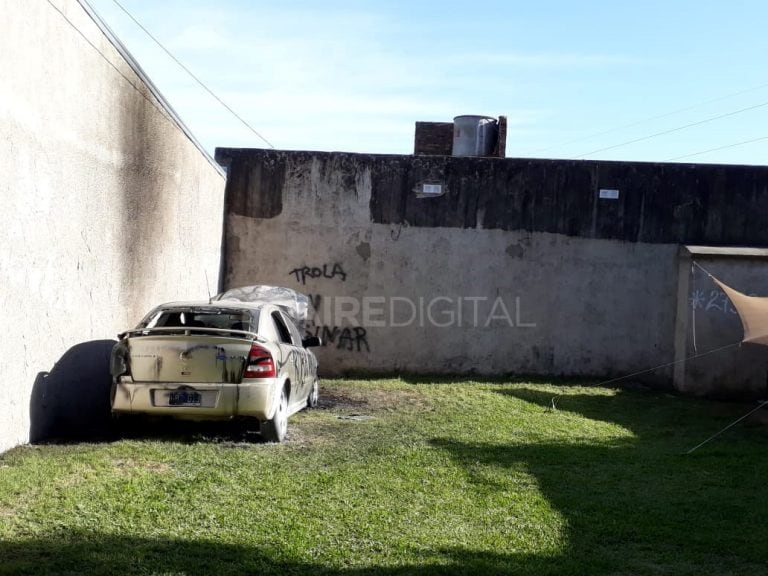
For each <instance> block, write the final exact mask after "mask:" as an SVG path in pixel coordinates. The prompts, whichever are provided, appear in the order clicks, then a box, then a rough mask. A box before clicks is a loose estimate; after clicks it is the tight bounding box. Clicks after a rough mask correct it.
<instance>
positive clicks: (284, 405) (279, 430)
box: [261, 388, 288, 442]
mask: <svg viewBox="0 0 768 576" xmlns="http://www.w3.org/2000/svg"><path fill="white" fill-rule="evenodd" d="M287 432H288V391H287V390H286V389H285V388H283V391H282V393H281V394H280V403H279V404H278V405H277V411H276V412H275V416H274V418H272V420H267V421H266V422H264V424H263V425H262V427H261V435H262V436H263V437H264V439H265V440H266V441H267V442H282V441H283V440H284V439H285V435H286V434H287Z"/></svg>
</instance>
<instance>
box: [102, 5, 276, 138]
mask: <svg viewBox="0 0 768 576" xmlns="http://www.w3.org/2000/svg"><path fill="white" fill-rule="evenodd" d="M112 2H113V3H114V4H115V5H116V6H117V7H118V8H120V10H122V11H123V12H124V13H125V14H126V15H127V16H128V18H130V19H131V20H133V22H134V23H135V24H136V25H137V26H138V27H139V28H141V29H142V31H143V32H144V33H145V34H146V35H147V36H149V37H150V38H151V39H152V41H153V42H154V43H155V44H157V45H158V46H159V47H160V49H161V50H162V51H163V52H165V53H166V54H167V55H168V56H169V57H170V58H171V60H173V61H174V62H175V63H176V64H178V65H179V67H180V68H181V69H182V70H184V72H186V73H187V74H188V75H189V76H190V78H192V79H193V80H194V81H195V82H197V83H198V84H199V85H200V86H201V87H202V88H203V89H204V90H205V91H206V92H208V94H210V95H211V96H212V97H213V98H214V99H215V100H216V101H217V102H218V103H219V104H221V105H222V106H223V107H224V108H225V109H226V110H227V111H228V112H229V113H230V114H232V115H233V116H234V117H235V118H237V119H238V120H239V121H240V122H241V123H242V124H243V125H244V126H245V127H246V128H248V130H250V131H251V132H253V133H254V134H255V135H256V136H258V137H259V138H260V139H261V140H263V141H264V142H265V143H266V144H267V146H269V147H270V148H274V146H273V145H272V143H271V142H270V141H269V140H267V139H266V138H265V137H264V136H262V135H261V134H260V133H259V132H258V130H256V129H255V128H254V127H253V126H251V125H250V124H249V123H248V122H246V120H245V119H243V118H242V117H241V116H240V115H239V114H238V113H237V112H235V111H234V110H233V109H232V108H231V107H230V106H229V105H228V104H227V103H226V102H224V100H222V99H221V98H219V97H218V96H217V95H216V94H215V93H214V92H213V90H211V89H210V88H208V86H206V84H205V83H204V82H203V81H202V80H200V78H198V77H197V76H195V74H194V73H193V72H192V71H191V70H190V69H189V68H187V67H186V66H185V65H184V64H182V62H181V61H180V60H179V59H178V58H176V56H174V55H173V54H172V53H171V51H170V50H168V49H167V48H166V47H165V46H163V44H162V43H161V42H160V40H158V39H157V38H155V37H154V36H153V35H152V33H151V32H150V31H149V30H147V29H146V28H145V27H144V26H143V25H142V24H141V22H139V21H138V20H137V19H136V18H135V17H134V16H133V14H131V13H130V12H129V11H128V10H127V9H126V8H125V7H123V5H122V4H120V2H118V0H112Z"/></svg>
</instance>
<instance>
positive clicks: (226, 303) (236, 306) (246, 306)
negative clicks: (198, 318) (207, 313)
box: [155, 300, 269, 310]
mask: <svg viewBox="0 0 768 576" xmlns="http://www.w3.org/2000/svg"><path fill="white" fill-rule="evenodd" d="M266 306H269V304H268V303H266V302H240V301H238V300H216V301H215V302H208V301H207V300H198V301H182V302H166V303H165V304H160V305H159V306H156V307H155V310H160V309H164V308H213V309H221V308H232V309H233V310H261V309H262V308H264V307H266Z"/></svg>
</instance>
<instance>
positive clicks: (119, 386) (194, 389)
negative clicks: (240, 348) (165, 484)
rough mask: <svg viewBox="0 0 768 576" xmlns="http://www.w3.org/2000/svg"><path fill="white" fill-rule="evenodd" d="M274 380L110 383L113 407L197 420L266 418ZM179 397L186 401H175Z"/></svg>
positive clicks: (270, 403)
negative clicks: (233, 382)
mask: <svg viewBox="0 0 768 576" xmlns="http://www.w3.org/2000/svg"><path fill="white" fill-rule="evenodd" d="M275 384H276V382H275V380H274V379H272V378H267V379H259V380H246V381H243V382H241V383H239V384H228V383H222V384H218V383H213V384H209V383H192V384H190V383H177V382H142V383H137V382H117V383H116V384H114V386H113V396H112V411H113V412H117V413H129V414H151V415H156V416H175V417H179V418H185V419H196V420H198V419H199V420H215V419H228V418H234V417H235V416H250V417H254V418H258V419H260V420H265V419H267V418H269V417H270V416H271V408H272V404H273V401H274V398H273V396H274V394H273V391H274V390H275V388H276V385H275ZM179 393H182V394H179ZM185 393H186V394H185ZM179 398H182V399H184V400H189V401H186V402H184V403H183V404H182V405H174V401H176V400H178V399H179Z"/></svg>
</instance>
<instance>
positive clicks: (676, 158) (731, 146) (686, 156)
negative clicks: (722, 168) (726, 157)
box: [664, 136, 768, 162]
mask: <svg viewBox="0 0 768 576" xmlns="http://www.w3.org/2000/svg"><path fill="white" fill-rule="evenodd" d="M760 140H768V136H761V137H760V138H753V139H752V140H744V141H743V142H735V143H733V144H726V145H725V146H720V147H718V148H710V149H709V150H702V151H701V152H694V153H693V154H684V155H682V156H675V157H674V158H668V159H667V160H664V162H673V161H675V160H681V159H682V158H690V157H691V156H699V155H701V154H706V153H708V152H716V151H718V150H725V149H726V148H734V147H735V146H743V145H744V144H751V143H752V142H759V141H760Z"/></svg>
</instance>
